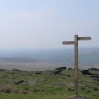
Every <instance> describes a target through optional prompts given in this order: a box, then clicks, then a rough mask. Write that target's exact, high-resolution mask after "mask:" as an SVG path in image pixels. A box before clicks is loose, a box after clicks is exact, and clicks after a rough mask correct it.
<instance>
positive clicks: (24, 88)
mask: <svg viewBox="0 0 99 99" xmlns="http://www.w3.org/2000/svg"><path fill="white" fill-rule="evenodd" d="M90 72H91V73H94V74H99V73H98V71H92V70H91V71H90ZM78 74H79V87H78V92H79V95H81V96H84V97H87V98H88V99H99V94H98V93H99V82H97V81H94V80H93V78H90V77H89V76H88V75H82V73H81V72H80V71H78ZM20 80H24V83H22V84H17V85H15V83H16V82H18V81H20ZM29 82H31V83H32V85H31V84H30V83H29ZM35 82H36V83H35ZM73 82H74V70H63V71H62V72H61V73H60V74H58V75H54V74H52V71H42V72H41V73H40V74H36V73H35V72H34V71H10V70H4V71H0V99H68V97H69V96H72V95H74V86H73Z"/></svg>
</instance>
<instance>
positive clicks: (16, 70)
mask: <svg viewBox="0 0 99 99" xmlns="http://www.w3.org/2000/svg"><path fill="white" fill-rule="evenodd" d="M12 71H21V70H19V69H12Z"/></svg>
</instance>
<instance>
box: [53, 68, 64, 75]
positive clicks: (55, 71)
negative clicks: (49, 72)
mask: <svg viewBox="0 0 99 99" xmlns="http://www.w3.org/2000/svg"><path fill="white" fill-rule="evenodd" d="M61 71H62V69H60V70H54V71H53V74H55V75H56V74H59V73H60V72H61Z"/></svg>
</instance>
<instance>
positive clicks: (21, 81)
mask: <svg viewBox="0 0 99 99" xmlns="http://www.w3.org/2000/svg"><path fill="white" fill-rule="evenodd" d="M23 82H24V80H20V81H18V82H16V83H15V85H18V84H20V83H23Z"/></svg>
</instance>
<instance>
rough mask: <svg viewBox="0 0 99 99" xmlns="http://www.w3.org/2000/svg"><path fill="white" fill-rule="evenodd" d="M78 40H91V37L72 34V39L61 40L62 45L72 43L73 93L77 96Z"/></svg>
mask: <svg viewBox="0 0 99 99" xmlns="http://www.w3.org/2000/svg"><path fill="white" fill-rule="evenodd" d="M78 40H91V37H78V35H74V41H63V42H62V44H63V45H72V44H74V68H75V72H74V93H75V95H76V96H78Z"/></svg>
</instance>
